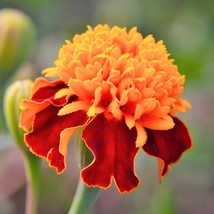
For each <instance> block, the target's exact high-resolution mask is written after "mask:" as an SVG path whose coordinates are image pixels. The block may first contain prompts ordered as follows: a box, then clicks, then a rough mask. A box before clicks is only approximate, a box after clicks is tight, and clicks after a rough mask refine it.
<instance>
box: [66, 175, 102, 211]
mask: <svg viewBox="0 0 214 214" xmlns="http://www.w3.org/2000/svg"><path fill="white" fill-rule="evenodd" d="M100 191H101V190H100V188H97V187H87V186H86V185H85V184H84V183H83V182H82V180H81V179H80V181H79V184H78V187H77V190H76V193H75V196H74V200H73V203H72V204H71V207H70V210H69V212H68V214H88V211H89V210H90V208H91V207H92V206H93V205H94V203H95V202H96V199H97V198H98V195H99V193H100Z"/></svg>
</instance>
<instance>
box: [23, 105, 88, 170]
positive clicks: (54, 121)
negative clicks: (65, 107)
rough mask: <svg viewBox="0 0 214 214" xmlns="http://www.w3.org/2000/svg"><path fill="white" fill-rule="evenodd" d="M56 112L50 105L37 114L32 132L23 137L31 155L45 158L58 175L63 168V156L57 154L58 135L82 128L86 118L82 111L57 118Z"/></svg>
mask: <svg viewBox="0 0 214 214" xmlns="http://www.w3.org/2000/svg"><path fill="white" fill-rule="evenodd" d="M58 111H59V108H58V107H55V106H53V105H50V106H48V107H47V108H45V109H43V110H42V111H41V112H39V113H37V114H36V115H35V120H34V124H33V130H32V132H30V133H28V134H26V135H25V141H26V143H27V145H28V146H29V147H30V150H31V151H32V152H33V153H35V154H36V155H38V156H41V157H44V158H47V159H48V160H49V162H50V165H51V166H53V167H55V168H56V169H57V171H58V173H60V172H62V171H63V170H64V168H65V163H64V156H63V155H62V154H61V153H60V152H59V143H60V133H61V132H62V131H63V130H64V129H65V128H69V127H77V126H83V125H84V124H85V123H86V121H87V119H88V118H87V116H86V114H85V112H83V111H77V112H74V113H72V114H68V115H65V116H57V113H58Z"/></svg>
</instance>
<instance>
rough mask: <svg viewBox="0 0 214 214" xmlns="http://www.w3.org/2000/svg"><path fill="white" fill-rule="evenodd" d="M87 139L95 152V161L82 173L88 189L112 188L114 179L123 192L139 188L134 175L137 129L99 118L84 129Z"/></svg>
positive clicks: (123, 122)
mask: <svg viewBox="0 0 214 214" xmlns="http://www.w3.org/2000/svg"><path fill="white" fill-rule="evenodd" d="M82 137H83V139H84V140H85V142H86V144H87V146H88V147H89V149H90V150H91V151H92V152H93V155H94V160H93V162H92V163H91V164H90V165H89V166H87V167H86V168H85V169H83V170H82V173H81V176H82V178H83V180H84V182H85V183H86V184H87V185H88V186H99V187H102V188H108V187H109V186H110V185H111V180H112V177H113V178H114V179H115V181H116V184H117V186H118V188H119V190H120V192H121V193H123V192H129V191H131V190H133V189H134V188H136V187H137V186H138V185H139V179H138V178H137V176H136V175H135V173H134V158H135V156H136V153H137V152H138V148H136V147H135V141H136V130H135V129H132V130H129V128H128V127H127V126H126V124H125V121H124V119H123V120H121V121H118V120H114V119H107V118H106V117H105V116H104V114H100V115H97V116H96V117H95V118H94V119H93V120H92V121H91V122H90V123H89V124H88V125H87V126H86V128H85V129H84V131H83V135H82Z"/></svg>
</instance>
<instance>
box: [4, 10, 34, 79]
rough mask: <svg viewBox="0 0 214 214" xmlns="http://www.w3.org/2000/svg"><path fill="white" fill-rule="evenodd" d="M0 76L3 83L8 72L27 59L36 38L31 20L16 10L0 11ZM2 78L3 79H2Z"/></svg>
mask: <svg viewBox="0 0 214 214" xmlns="http://www.w3.org/2000/svg"><path fill="white" fill-rule="evenodd" d="M0 29H1V31H0V76H1V82H2V80H3V81H5V79H6V77H8V75H9V72H12V71H14V70H16V68H17V67H18V66H19V65H20V64H21V63H22V62H24V61H25V60H26V59H27V57H29V55H30V53H31V52H32V48H33V45H34V43H35V38H36V30H35V27H34V24H33V23H32V21H31V19H30V18H29V17H28V16H27V15H25V14H24V13H23V12H21V11H19V10H16V9H8V8H6V9H1V10H0ZM2 77H4V78H2Z"/></svg>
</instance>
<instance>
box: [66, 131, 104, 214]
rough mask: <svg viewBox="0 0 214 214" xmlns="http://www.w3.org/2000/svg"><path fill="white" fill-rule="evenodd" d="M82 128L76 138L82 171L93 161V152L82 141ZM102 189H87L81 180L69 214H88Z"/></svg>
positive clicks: (77, 132)
mask: <svg viewBox="0 0 214 214" xmlns="http://www.w3.org/2000/svg"><path fill="white" fill-rule="evenodd" d="M82 130H83V129H82V128H79V129H78V130H77V131H76V133H75V136H74V142H75V147H76V152H77V156H78V162H79V164H80V167H81V169H82V168H84V167H86V166H87V165H88V164H90V163H91V162H92V160H93V155H92V153H91V151H90V150H89V149H88V148H87V147H86V145H85V142H84V141H83V140H82V138H81V135H82ZM100 192H101V189H100V188H98V187H87V186H86V185H85V184H84V183H83V182H82V180H81V178H80V180H79V184H78V187H77V190H76V193H75V195H74V199H73V202H72V204H71V207H70V210H69V212H68V214H88V213H89V211H90V209H91V208H92V206H93V205H94V204H95V202H96V200H97V198H98V196H99V194H100Z"/></svg>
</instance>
